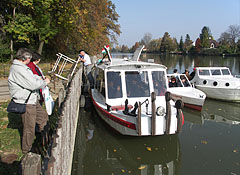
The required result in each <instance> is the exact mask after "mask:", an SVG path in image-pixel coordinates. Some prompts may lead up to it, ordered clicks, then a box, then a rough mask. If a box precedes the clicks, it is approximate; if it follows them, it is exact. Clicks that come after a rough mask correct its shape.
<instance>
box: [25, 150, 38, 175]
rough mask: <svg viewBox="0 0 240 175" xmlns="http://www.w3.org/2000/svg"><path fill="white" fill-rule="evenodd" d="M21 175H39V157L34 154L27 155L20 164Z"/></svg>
mask: <svg viewBox="0 0 240 175" xmlns="http://www.w3.org/2000/svg"><path fill="white" fill-rule="evenodd" d="M21 167H22V175H40V172H41V156H40V155H39V154H35V153H27V154H26V156H25V157H24V158H23V160H22V162H21Z"/></svg>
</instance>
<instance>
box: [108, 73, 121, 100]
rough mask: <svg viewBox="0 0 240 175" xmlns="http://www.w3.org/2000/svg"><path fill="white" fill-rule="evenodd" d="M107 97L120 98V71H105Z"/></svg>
mask: <svg viewBox="0 0 240 175" xmlns="http://www.w3.org/2000/svg"><path fill="white" fill-rule="evenodd" d="M107 87H108V98H109V99H113V98H122V96H123V94H122V81H121V73H120V72H107Z"/></svg>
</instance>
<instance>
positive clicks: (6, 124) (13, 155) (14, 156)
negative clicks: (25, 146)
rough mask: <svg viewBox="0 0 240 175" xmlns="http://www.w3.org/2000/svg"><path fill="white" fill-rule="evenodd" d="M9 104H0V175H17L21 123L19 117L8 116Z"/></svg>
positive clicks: (20, 153)
mask: <svg viewBox="0 0 240 175" xmlns="http://www.w3.org/2000/svg"><path fill="white" fill-rule="evenodd" d="M8 103H9V102H2V103H0V157H1V162H0V174H1V175H9V174H17V172H18V168H19V163H20V159H21V157H22V151H21V138H20V133H21V128H22V121H21V117H20V116H19V115H14V114H8V112H7V111H6V109H7V105H8Z"/></svg>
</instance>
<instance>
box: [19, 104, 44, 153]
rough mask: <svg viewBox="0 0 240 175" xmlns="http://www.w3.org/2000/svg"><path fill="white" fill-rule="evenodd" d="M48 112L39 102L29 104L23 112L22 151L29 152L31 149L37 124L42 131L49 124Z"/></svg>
mask: <svg viewBox="0 0 240 175" xmlns="http://www.w3.org/2000/svg"><path fill="white" fill-rule="evenodd" d="M47 121H48V114H47V112H46V110H44V109H43V108H42V106H41V105H40V104H39V102H38V103H37V104H36V105H33V104H27V105H26V112H25V113H24V114H22V123H23V137H22V152H23V153H27V152H29V151H30V150H31V148H32V144H33V141H34V137H35V125H36V123H37V124H38V125H39V130H40V131H42V130H43V129H44V126H45V125H46V124H47Z"/></svg>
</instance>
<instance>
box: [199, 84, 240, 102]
mask: <svg viewBox="0 0 240 175" xmlns="http://www.w3.org/2000/svg"><path fill="white" fill-rule="evenodd" d="M196 88H198V89H199V90H201V91H203V92H205V93H206V95H207V97H208V98H212V99H216V100H223V101H230V102H240V89H230V88H214V87H212V86H211V87H207V86H201V85H196Z"/></svg>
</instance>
